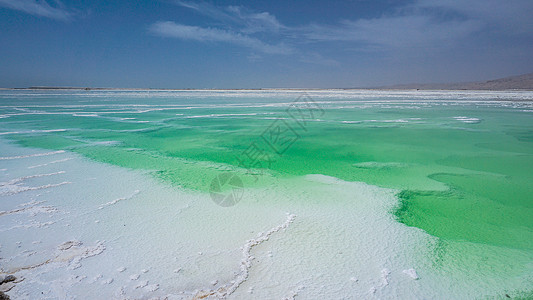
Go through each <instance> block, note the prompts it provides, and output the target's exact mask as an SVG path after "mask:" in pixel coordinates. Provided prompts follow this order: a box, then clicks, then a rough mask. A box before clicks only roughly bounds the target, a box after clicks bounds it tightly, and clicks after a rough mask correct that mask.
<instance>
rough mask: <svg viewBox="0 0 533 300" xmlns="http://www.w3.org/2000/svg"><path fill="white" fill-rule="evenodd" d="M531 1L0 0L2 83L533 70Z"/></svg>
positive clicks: (287, 81) (395, 77) (155, 84)
mask: <svg viewBox="0 0 533 300" xmlns="http://www.w3.org/2000/svg"><path fill="white" fill-rule="evenodd" d="M532 15H533V1H531V0H507V1H504V0H500V1H497V0H470V1H460V0H426V1H417V0H412V1H401V0H400V1H390V0H386V1H378V0H376V1H371V0H352V1H349V0H345V1H337V0H331V1H302V0H298V1H296V0H295V1H291V0H273V1H216V2H215V1H202V2H198V1H185V0H184V1H177V0H161V1H157V0H154V1H100V0H77V1H67V0H62V1H59V0H48V1H46V0H0V87H27V86H37V85H48V86H93V87H124V88H127V87H139V88H260V87H315V88H328V87H331V88H342V87H369V86H380V85H389V84H399V83H413V82H420V83H430V82H460V81H477V80H487V79H493V78H499V77H505V76H509V75H517V74H523V73H529V72H533V54H532V53H533V18H532V17H531V16H532Z"/></svg>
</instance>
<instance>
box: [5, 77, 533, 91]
mask: <svg viewBox="0 0 533 300" xmlns="http://www.w3.org/2000/svg"><path fill="white" fill-rule="evenodd" d="M0 90H40V91H42V90H51V91H63V90H65V91H73V90H75V91H80V90H84V91H269V90H284V91H301V90H316V91H328V90H331V91H345V90H380V91H382V90H386V91H406V90H414V91H417V90H421V91H533V73H528V74H523V75H518V76H510V77H505V78H499V79H494V80H487V81H480V82H458V83H411V84H395V85H384V86H373V87H346V88H243V89H240V88H233V89H224V88H112V87H69V86H30V87H26V88H0Z"/></svg>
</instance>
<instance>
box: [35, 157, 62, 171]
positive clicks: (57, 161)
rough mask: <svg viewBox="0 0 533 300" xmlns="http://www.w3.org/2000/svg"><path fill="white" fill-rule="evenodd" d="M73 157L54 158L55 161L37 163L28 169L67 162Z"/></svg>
mask: <svg viewBox="0 0 533 300" xmlns="http://www.w3.org/2000/svg"><path fill="white" fill-rule="evenodd" d="M71 159H72V158H65V159H60V160H54V161H51V162H49V163H46V164H41V165H35V166H29V167H28V169H34V168H39V167H44V166H48V165H51V164H57V163H61V162H65V161H69V160H71Z"/></svg>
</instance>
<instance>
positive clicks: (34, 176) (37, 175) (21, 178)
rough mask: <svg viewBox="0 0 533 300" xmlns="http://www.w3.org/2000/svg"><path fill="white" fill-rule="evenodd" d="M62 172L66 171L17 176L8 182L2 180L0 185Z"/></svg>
mask: <svg viewBox="0 0 533 300" xmlns="http://www.w3.org/2000/svg"><path fill="white" fill-rule="evenodd" d="M64 173H66V172H65V171H59V172H54V173H47V174H36V175H29V176H24V177H19V178H15V179H11V180H10V181H8V182H2V183H0V186H6V185H12V184H16V183H18V182H21V181H24V180H26V179H31V178H39V177H45V176H53V175H59V174H64Z"/></svg>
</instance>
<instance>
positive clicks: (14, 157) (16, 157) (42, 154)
mask: <svg viewBox="0 0 533 300" xmlns="http://www.w3.org/2000/svg"><path fill="white" fill-rule="evenodd" d="M60 153H65V151H64V150H59V151H53V152H45V153H36V154H29V155H19V156H0V160H6V159H20V158H28V157H39V156H48V155H54V154H60Z"/></svg>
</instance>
